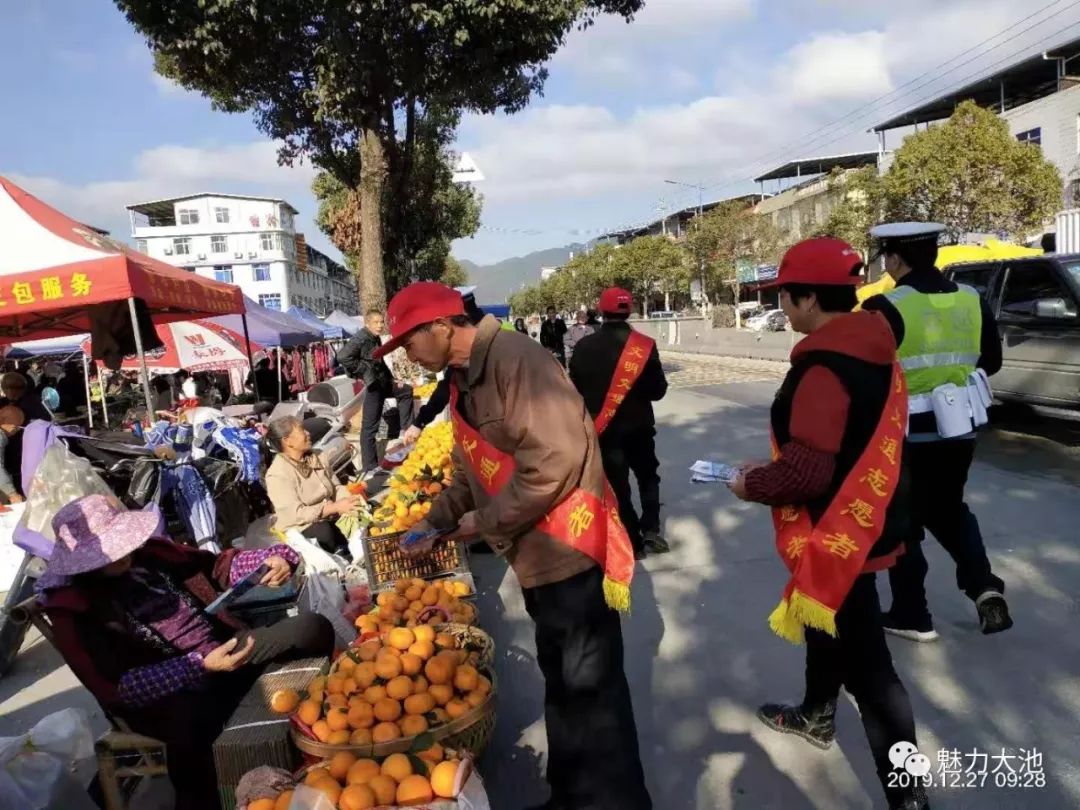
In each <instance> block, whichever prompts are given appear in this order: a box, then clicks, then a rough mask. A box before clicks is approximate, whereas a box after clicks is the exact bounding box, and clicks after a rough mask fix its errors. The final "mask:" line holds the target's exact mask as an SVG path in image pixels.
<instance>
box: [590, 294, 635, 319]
mask: <svg viewBox="0 0 1080 810" xmlns="http://www.w3.org/2000/svg"><path fill="white" fill-rule="evenodd" d="M596 308H597V309H598V310H600V313H601V314H607V315H623V314H626V315H629V314H630V312H631V311H632V310H633V309H634V296H632V295H631V294H630V293H629V292H627V291H626V290H624V289H623V288H622V287H608V288H607V289H606V290H604V291H603V292H602V293H600V300H599V301H598V302H597V304H596Z"/></svg>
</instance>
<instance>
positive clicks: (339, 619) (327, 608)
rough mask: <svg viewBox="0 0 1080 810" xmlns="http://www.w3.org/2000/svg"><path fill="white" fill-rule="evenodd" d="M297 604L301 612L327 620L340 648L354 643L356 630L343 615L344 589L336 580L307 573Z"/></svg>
mask: <svg viewBox="0 0 1080 810" xmlns="http://www.w3.org/2000/svg"><path fill="white" fill-rule="evenodd" d="M297 604H298V605H299V607H300V610H301V612H304V613H318V614H320V615H321V616H325V617H326V618H327V619H329V620H330V624H332V625H333V626H334V634H335V635H336V636H337V638H338V643H339V644H340V646H342V647H348V646H349V645H350V644H352V643H353V642H354V641H356V628H355V627H354V626H353V625H351V624H350V623H349V622H348V621H347V620H346V619H345V616H344V615H343V614H344V612H345V588H344V587H343V586H342V584H341V582H340V581H338V580H337V579H332V578H330V577H327V576H323V575H321V574H312V573H310V572H309V573H308V577H307V580H306V581H305V582H304V590H303V592H302V593H301V595H300V601H299V602H298V603H297Z"/></svg>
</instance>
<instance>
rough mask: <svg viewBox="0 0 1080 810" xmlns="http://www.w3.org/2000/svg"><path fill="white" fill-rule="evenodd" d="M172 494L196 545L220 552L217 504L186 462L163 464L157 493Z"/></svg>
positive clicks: (195, 470) (198, 476)
mask: <svg viewBox="0 0 1080 810" xmlns="http://www.w3.org/2000/svg"><path fill="white" fill-rule="evenodd" d="M170 493H171V494H172V496H173V502H174V503H175V504H176V511H177V512H178V513H179V515H180V518H181V520H183V521H184V525H185V526H187V529H188V532H189V533H190V534H191V536H192V538H194V540H195V543H196V545H198V547H199V548H201V549H203V550H204V551H213V552H214V553H216V554H219V553H221V547H220V546H219V545H218V544H217V508H216V507H215V506H214V498H213V495H211V493H210V490H209V488H208V487H207V486H206V482H205V481H204V480H203V477H202V474H201V473H200V472H199V471H198V470H197V469H195V468H194V467H193V466H192V465H191V464H190V463H178V464H166V465H164V466H163V467H162V471H161V494H162V495H163V496H164V495H169V494H170Z"/></svg>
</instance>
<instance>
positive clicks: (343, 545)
mask: <svg viewBox="0 0 1080 810" xmlns="http://www.w3.org/2000/svg"><path fill="white" fill-rule="evenodd" d="M300 534H302V535H304V537H309V538H311V539H312V540H314V541H315V542H316V543H318V544H319V548H321V549H322V550H323V551H327V552H329V553H331V554H334V553H336V552H338V551H341V550H342V549H345V550H347V549H348V543H347V540H348V538H346V537H345V535H343V534H342V533H341V529H339V528H338V527H337V524H336V523H335V522H334V521H332V520H320V521H319V522H318V523H312V524H311V525H310V526H308V527H307V528H306V529H304V530H303V531H302V532H300Z"/></svg>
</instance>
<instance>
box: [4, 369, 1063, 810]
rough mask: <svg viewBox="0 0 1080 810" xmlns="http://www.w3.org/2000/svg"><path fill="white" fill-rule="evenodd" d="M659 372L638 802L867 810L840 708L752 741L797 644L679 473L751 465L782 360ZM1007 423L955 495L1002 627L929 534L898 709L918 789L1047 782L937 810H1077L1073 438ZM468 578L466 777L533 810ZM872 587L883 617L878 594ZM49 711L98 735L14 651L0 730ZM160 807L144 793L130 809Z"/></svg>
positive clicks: (479, 567)
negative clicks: (923, 785)
mask: <svg viewBox="0 0 1080 810" xmlns="http://www.w3.org/2000/svg"><path fill="white" fill-rule="evenodd" d="M665 364H666V366H667V368H668V373H669V376H670V378H671V381H672V391H671V392H670V393H669V395H668V397H667V398H666V399H665V400H664V402H663V403H661V404H660V406H659V408H658V412H657V413H658V421H659V425H658V430H659V436H658V446H659V452H660V457H661V462H662V468H661V475H662V476H663V499H664V501H665V506H664V517H665V528H666V533H667V536H668V538H669V540H670V541H671V544H672V547H673V551H672V552H671V553H670V554H667V555H663V556H659V557H654V558H650V559H648V560H646V561H645V562H644V563H643V564H641V565H640V566H639V568H638V571H637V575H636V576H635V579H634V585H633V603H634V604H633V610H632V613H631V615H630V616H629V617H628V618H627V619H626V620H625V622H624V636H625V640H626V664H627V671H628V677H629V680H630V685H631V690H632V693H633V696H634V709H635V713H636V716H637V723H638V730H639V737H640V741H641V748H642V757H643V760H644V765H645V771H646V776H647V779H648V784H649V788H650V791H651V793H652V796H653V800H654V806H655V807H656V808H658V810H661V809H662V810H727V809H728V808H746V809H747V810H750V809H751V808H785V810H786V809H789V808H791V809H794V810H797V809H798V808H819V809H820V810H826V808H827V809H828V810H846V809H847V808H871V807H880V806H882V799H881V796H880V791H879V787H878V784H877V781H876V779H875V777H874V771H873V764H872V761H871V758H870V754H869V751H868V748H867V745H866V742H865V738H864V736H863V730H862V726H861V724H860V722H859V718H858V716H857V713H856V710H855V708H854V706H853V704H852V703H851V701H850V700H844V701H842V705H841V707H840V711H839V715H838V725H839V729H838V736H837V743H836V744H835V745H834V746H833V748H832V749H831V750H829V751H827V752H822V751H819V750H817V749H815V748H812V747H811V746H809V745H808V744H806V743H805V742H802V741H801V740H799V739H797V738H793V737H789V736H782V735H778V734H775V733H773V732H770V731H769V730H768V729H766V728H765V727H764V726H762V725H761V724H760V723H759V721H758V720H757V719H756V718H755V716H754V712H755V710H756V708H757V706H758V705H759V704H760V703H762V702H766V701H775V700H779V699H795V700H797V699H799V698H801V693H802V672H803V650H802V648H798V647H794V646H792V645H790V644H787V643H786V642H784V641H782V640H780V639H779V638H777V637H775V636H774V635H772V634H771V632H770V631H769V629H768V627H767V625H766V617H767V616H768V614H769V612H770V611H771V610H772V608H773V607H774V606H775V604H776V602H777V600H778V599H779V596H780V592H781V589H782V587H783V584H784V580H785V577H784V569H783V566H782V565H781V563H780V561H779V560H778V559H777V557H776V554H775V551H774V549H773V547H772V539H771V525H770V521H769V516H768V512H767V510H766V509H764V508H763V507H757V506H753V505H749V504H743V503H740V502H739V501H737V500H735V499H734V498H733V497H732V496H730V494H728V493H727V491H726V489H723V488H721V487H719V486H708V485H691V484H690V483H689V473H688V471H687V468H688V467H689V466H690V464H691V463H693V461H694V460H696V459H698V458H710V459H713V460H718V461H740V460H744V459H753V458H761V457H763V456H764V455H766V454H767V452H768V433H767V414H768V407H769V404H770V402H771V399H772V396H773V393H774V391H775V389H776V385H777V382H778V380H779V379H780V377H781V376H782V373H783V370H784V366H783V365H782V364H770V363H761V362H758V361H739V360H731V359H720V358H711V357H704V358H700V357H686V356H666V357H665ZM1008 427H1009V430H1007V431H995V432H993V433H991V434H988V435H987V436H986V437H984V439H983V440H982V441H981V445H980V449H979V453H978V460H977V463H976V465H975V468H974V469H973V473H972V480H971V482H970V485H969V489H968V492H969V502H970V504H971V505H972V508H973V509H974V511H975V513H976V514H977V516H978V518H979V520H980V523H981V525H982V529H983V533H984V535H985V537H986V541H987V545H988V547H989V548H990V551H991V557H992V560H993V564H994V567H995V569H996V571H997V573H999V575H1000V576H1002V577H1003V578H1004V579H1005V581H1006V583H1007V587H1008V596H1009V600H1010V605H1011V608H1012V612H1013V616H1014V618H1015V620H1016V627H1015V628H1013V629H1012V630H1011V631H1009V632H1007V633H1004V634H1001V635H998V636H992V637H984V636H982V635H981V634H980V633H979V631H978V625H977V621H976V615H975V612H974V609H973V607H972V606H971V604H970V603H969V602H968V601H967V600H966V598H965V597H964V596H963V595H962V594H961V593H960V592H959V591H957V590H956V587H955V583H954V577H953V570H952V567H951V560H949V559H948V557H947V555H946V554H945V553H944V552H943V551H942V550H941V549H940V547H939V546H938V545H937V544H936V543H935V542H934V541H932V540H930V541H928V543H927V556H928V558H929V560H930V564H931V571H930V576H929V580H928V590H929V594H930V601H931V609H932V610H933V611H934V614H935V618H936V622H937V627H938V630H939V632H940V633H941V636H942V638H941V640H940V641H939V642H937V643H935V644H929V645H915V644H912V643H910V642H906V641H901V640H898V639H893V640H891V641H890V646H891V648H892V651H893V656H894V658H895V661H896V665H897V668H898V671H899V672H900V675H901V678H902V679H903V681H904V683H905V685H906V686H907V689H908V691H909V693H910V695H911V699H912V702H913V705H914V709H915V716H916V720H917V723H918V735H919V739H918V745H919V748H920V750H921V751H922V753H924V754H926V755H927V756H928V757H929V758H930V759H931V761H932V762H933V763H934V771H933V772H934V773H935V774H936V773H937V762H938V752H939V750H941V749H946V750H957V751H960V752H962V753H963V754H964V755H968V754H971V753H981V754H986V755H987V757H988V761H989V768H990V769H992V768H993V767H994V765H995V764H996V762H995V760H994V759H993V758H994V757H1000V756H1001V755H1002V753H1003V749H1005V752H1006V753H1008V754H1018V753H1019V752H1020V750H1021V749H1025V750H1026V751H1029V752H1031V751H1036V752H1038V753H1040V754H1041V755H1042V766H1043V769H1044V771H1045V777H1046V785H1045V787H1042V788H1036V787H1032V788H1028V789H1019V788H1014V789H1009V788H997V787H995V786H994V779H995V777H994V776H993V775H990V776H989V777H988V778H987V779H986V780H985V783H984V785H983V787H981V788H980V787H965V788H960V787H953V788H948V789H935V790H934V791H933V792H932V794H931V795H932V806H933V807H934V808H935V810H937V809H938V808H946V810H959V809H960V808H978V809H979V810H991V809H993V810H996V809H997V808H1002V809H1004V808H1038V810H1057V809H1058V808H1061V809H1062V810H1064V809H1065V808H1075V807H1078V806H1080V766H1078V762H1080V753H1078V752H1080V634H1078V633H1076V631H1075V627H1076V625H1077V622H1078V621H1080V598H1078V596H1077V594H1078V593H1080V545H1078V540H1077V531H1076V527H1077V524H1078V523H1080V498H1078V497H1077V496H1078V492H1077V488H1076V487H1077V486H1078V485H1080V480H1078V477H1077V466H1076V465H1077V458H1076V455H1075V448H1076V446H1077V445H1080V439H1076V437H1075V434H1074V433H1073V432H1071V431H1070V429H1067V428H1062V429H1058V428H1053V427H1052V426H1050V427H1047V426H1046V425H1034V424H1031V423H1025V424H1020V425H1009V426H1008ZM1074 439H1076V440H1075V441H1074ZM473 568H474V572H475V573H476V575H477V578H478V581H479V585H480V588H481V595H480V602H479V604H480V611H481V621H482V624H483V626H484V627H485V628H486V629H488V631H489V632H491V633H492V634H493V635H494V637H495V640H496V643H497V648H498V651H499V652H498V661H497V666H498V674H499V689H500V699H499V710H498V724H497V726H496V730H495V737H494V740H493V741H492V744H491V746H490V747H489V750H488V753H487V754H486V755H485V757H484V759H483V761H482V762H481V770H482V773H483V774H484V776H485V779H486V782H487V784H488V788H489V793H490V795H491V799H492V807H493V808H494V810H518V808H522V807H525V806H528V805H529V804H532V803H537V802H539V801H541V800H543V799H544V798H546V788H545V786H544V782H543V776H542V774H543V763H544V752H545V735H544V724H543V682H542V680H541V677H540V672H539V670H538V669H537V667H536V663H535V659H534V649H535V648H534V643H533V627H532V624H531V622H530V620H529V618H528V616H527V615H526V613H525V610H524V606H523V603H522V600H521V594H520V589H519V588H518V586H517V583H516V581H515V579H514V577H513V575H512V574H511V573H508V572H507V570H506V567H505V565H504V564H503V563H502V562H501V561H500V560H498V559H495V558H493V557H491V556H485V555H474V557H473ZM879 591H880V593H881V595H882V599H883V601H884V602H885V603H886V604H887V603H888V584H887V582H885V581H882V582H880V583H879ZM68 705H77V706H82V707H85V708H87V709H88V710H89V711H91V712H92V713H95V715H96V717H95V722H96V724H97V725H98V727H99V728H100V727H101V726H102V725H103V720H102V718H101V716H100V712H97V711H96V707H95V706H94V704H93V701H92V700H91V699H90V697H89V695H88V694H87V693H86V692H85V690H83V689H82V688H81V687H80V686H79V684H78V682H77V681H76V680H75V678H74V676H73V675H72V674H71V672H70V671H69V670H68V669H67V668H66V667H65V666H63V664H62V662H61V661H60V659H59V658H58V656H57V655H56V654H55V652H53V651H52V650H51V649H50V648H49V647H48V645H46V644H44V643H43V642H41V640H40V639H35V638H33V637H31V639H30V640H29V641H28V643H27V646H26V648H24V652H23V653H22V654H21V656H20V658H19V660H18V661H17V662H16V665H15V667H14V668H13V669H12V671H11V672H10V673H9V674H8V675H7V676H5V677H4V678H3V679H2V680H0V736H7V735H11V734H16V733H20V732H21V731H23V730H25V729H26V728H28V727H29V726H30V725H32V724H33V722H35V721H36V720H37V719H39V718H40V717H41V716H43V715H44V714H47V713H48V712H49V711H53V710H56V709H58V708H61V707H64V706H68ZM1013 762H1014V763H1015V761H1013ZM1012 767H1013V768H1016V767H1017V766H1016V764H1013V765H1012ZM979 768H980V769H981V765H980V766H979ZM975 781H976V782H977V781H978V780H975ZM163 792H164V793H166V794H167V790H166V791H161V790H156V791H154V793H155V794H157V795H158V796H159V797H160V795H161V794H162V793H163ZM167 806H168V803H167V800H162V799H161V798H156V799H153V800H151V799H150V798H147V799H146V800H145V803H143V804H140V805H139V810H143V808H144V807H145V808H147V810H149V808H151V807H153V808H157V807H167Z"/></svg>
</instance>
